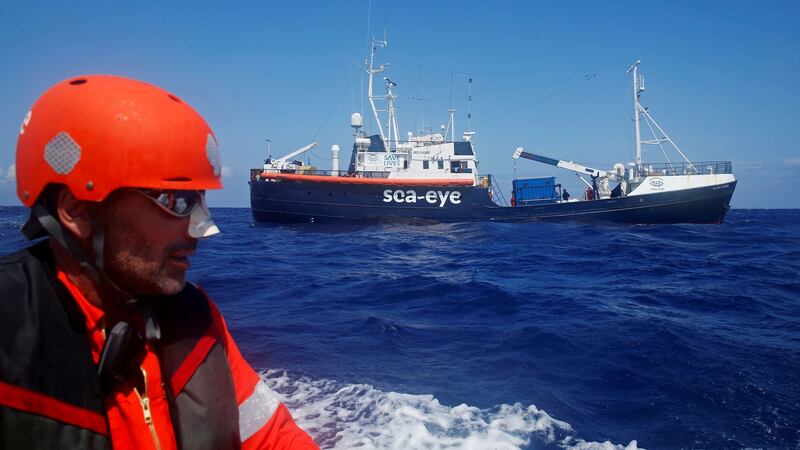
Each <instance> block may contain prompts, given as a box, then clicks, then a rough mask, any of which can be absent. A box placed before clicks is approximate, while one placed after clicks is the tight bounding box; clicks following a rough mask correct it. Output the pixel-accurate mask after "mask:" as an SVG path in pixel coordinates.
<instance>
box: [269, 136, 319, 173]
mask: <svg viewBox="0 0 800 450" xmlns="http://www.w3.org/2000/svg"><path fill="white" fill-rule="evenodd" d="M317 145H318V144H317V143H316V142H312V143H310V144H308V145H306V146H303V147H300V148H298V149H297V150H295V151H293V152H291V153H289V154H288V155H286V156H282V157H280V158H277V159H268V160H266V161H265V162H264V170H273V171H277V170H282V169H289V168H291V167H289V165H290V163H291V161H292V158H294V157H295V156H298V155H300V154H302V153H305V152H307V151H309V150H311V149H312V148H314V147H316V146H317Z"/></svg>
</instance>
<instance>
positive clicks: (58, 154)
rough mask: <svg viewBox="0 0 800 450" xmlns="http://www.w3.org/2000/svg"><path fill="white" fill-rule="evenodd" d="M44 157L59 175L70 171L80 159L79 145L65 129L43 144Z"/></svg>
mask: <svg viewBox="0 0 800 450" xmlns="http://www.w3.org/2000/svg"><path fill="white" fill-rule="evenodd" d="M44 159H45V161H47V163H48V164H50V167H52V168H53V170H55V171H56V173H59V174H61V175H66V174H68V173H70V172H72V169H74V168H75V165H76V164H78V161H80V159H81V147H80V146H79V145H78V143H77V142H75V140H74V139H72V137H71V136H70V135H69V134H67V133H66V132H65V131H62V132H60V133H58V134H57V135H56V137H54V138H53V139H51V140H50V142H48V143H47V145H45V146H44Z"/></svg>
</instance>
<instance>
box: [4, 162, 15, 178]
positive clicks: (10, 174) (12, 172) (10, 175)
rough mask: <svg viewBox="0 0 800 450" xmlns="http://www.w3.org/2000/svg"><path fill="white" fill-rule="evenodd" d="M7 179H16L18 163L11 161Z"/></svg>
mask: <svg viewBox="0 0 800 450" xmlns="http://www.w3.org/2000/svg"><path fill="white" fill-rule="evenodd" d="M2 173H3V169H0V175H2ZM4 178H5V179H6V180H14V179H16V178H17V165H16V163H11V165H10V166H8V170H6V173H5V177H4Z"/></svg>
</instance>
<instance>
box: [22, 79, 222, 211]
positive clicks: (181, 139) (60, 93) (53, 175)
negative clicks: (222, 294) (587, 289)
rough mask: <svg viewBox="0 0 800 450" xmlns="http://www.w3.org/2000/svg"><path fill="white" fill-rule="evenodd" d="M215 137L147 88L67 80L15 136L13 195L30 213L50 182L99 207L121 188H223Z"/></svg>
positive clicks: (165, 95) (188, 111) (194, 116)
mask: <svg viewBox="0 0 800 450" xmlns="http://www.w3.org/2000/svg"><path fill="white" fill-rule="evenodd" d="M220 171H221V163H220V157H219V150H218V147H217V141H216V138H215V137H214V134H213V133H212V132H211V129H210V128H209V126H208V124H207V123H206V122H205V120H203V118H202V117H201V116H200V114H198V113H197V112H196V111H195V110H194V109H193V108H192V107H191V106H189V105H188V104H187V103H185V102H184V101H183V100H181V99H179V98H178V97H176V96H175V95H173V94H170V93H169V92H167V91H165V90H163V89H161V88H159V87H156V86H153V85H151V84H148V83H145V82H142V81H137V80H132V79H129V78H123V77H118V76H111V75H87V76H79V77H74V78H70V79H68V80H64V81H62V82H60V83H58V84H56V85H55V86H53V87H52V88H50V89H49V90H48V91H47V92H45V93H44V94H43V95H42V96H41V97H40V98H39V99H38V100H37V101H36V103H34V105H33V107H32V108H31V110H30V111H29V112H28V114H27V116H26V117H25V120H24V122H23V124H22V127H21V128H20V130H19V140H18V141H17V160H16V178H17V196H18V197H19V199H20V200H21V201H22V203H23V204H25V206H28V207H31V206H32V205H33V204H34V203H35V202H36V200H37V199H38V197H39V195H40V194H41V193H42V191H43V190H44V188H45V187H46V186H47V185H48V184H50V183H60V184H64V185H66V186H67V187H68V188H69V189H70V191H72V193H73V195H75V197H76V198H78V199H81V200H88V201H102V200H103V199H105V198H106V196H108V194H110V193H111V192H112V191H114V190H115V189H118V188H121V187H134V188H149V189H192V190H204V189H220V188H222V183H221V181H220Z"/></svg>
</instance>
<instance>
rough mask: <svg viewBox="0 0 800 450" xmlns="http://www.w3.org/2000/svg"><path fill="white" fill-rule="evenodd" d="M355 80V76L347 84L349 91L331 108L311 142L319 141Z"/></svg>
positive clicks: (343, 93)
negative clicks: (320, 135) (323, 130)
mask: <svg viewBox="0 0 800 450" xmlns="http://www.w3.org/2000/svg"><path fill="white" fill-rule="evenodd" d="M356 75H358V73H356ZM355 79H356V77H355V76H353V77H351V78H350V81H349V82H348V83H347V86H348V89H345V90H344V92H342V95H340V96H339V100H336V104H335V105H333V108H331V110H330V112H328V115H327V116H326V117H325V120H324V121H323V122H322V125H320V126H319V128H318V129H317V132H316V133H314V137H312V138H311V142H314V141H315V140H317V136H319V134H320V133H321V132H322V129H323V128H325V125H326V124H327V123H328V120H329V119H330V118H331V116H332V115H333V113H334V111H336V108H338V107H339V104H340V103H342V100H343V99H344V97H345V95H347V93H348V92H349V91H350V89H349V88H350V84H352V83H353V80H355ZM312 153H313V152H312Z"/></svg>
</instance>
